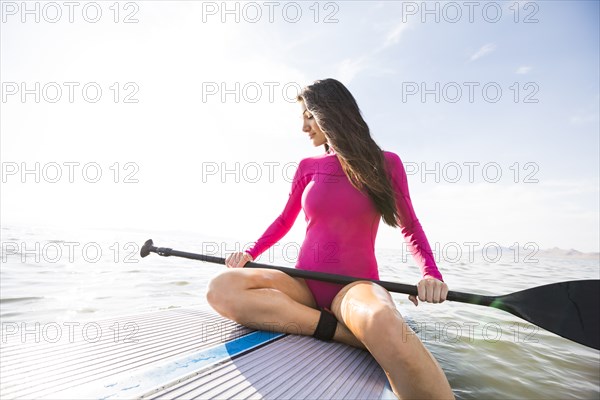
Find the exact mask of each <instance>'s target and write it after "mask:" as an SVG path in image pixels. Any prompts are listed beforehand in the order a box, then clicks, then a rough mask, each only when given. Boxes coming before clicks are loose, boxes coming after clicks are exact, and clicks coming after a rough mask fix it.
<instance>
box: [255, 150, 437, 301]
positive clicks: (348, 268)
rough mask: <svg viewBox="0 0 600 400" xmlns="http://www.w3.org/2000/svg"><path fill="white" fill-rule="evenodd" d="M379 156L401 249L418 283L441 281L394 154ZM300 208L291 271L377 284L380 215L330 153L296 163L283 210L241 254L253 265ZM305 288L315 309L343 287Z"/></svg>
mask: <svg viewBox="0 0 600 400" xmlns="http://www.w3.org/2000/svg"><path fill="white" fill-rule="evenodd" d="M383 153H384V156H385V162H386V167H387V170H388V171H389V176H390V178H391V183H392V186H393V189H394V193H395V197H396V206H397V207H398V209H399V211H400V213H401V215H403V216H404V219H405V223H404V226H403V227H402V228H401V232H402V235H403V236H404V240H405V242H406V244H407V247H408V249H409V250H410V252H411V254H412V255H413V257H414V259H415V261H416V262H417V264H418V266H419V267H420V269H421V272H422V275H423V277H424V278H436V279H439V280H442V275H441V274H440V272H439V271H438V268H437V266H436V263H435V260H434V258H433V253H432V252H431V248H430V246H429V242H428V241H427V237H426V236H425V232H424V231H423V228H422V226H421V224H420V223H419V220H418V219H417V216H416V215H415V211H414V209H413V206H412V203H411V200H410V196H409V192H408V182H407V177H406V172H405V170H404V165H403V164H402V161H401V160H400V157H398V155H396V154H395V153H392V152H389V151H384V152H383ZM301 208H302V209H303V210H304V213H305V215H306V222H307V227H306V236H305V238H304V242H303V243H302V246H301V248H300V252H299V255H298V260H297V262H296V268H298V269H303V270H309V271H321V272H329V273H335V274H342V275H348V276H353V277H358V278H370V279H379V271H378V268H377V261H376V259H375V237H376V235H377V229H378V227H379V221H380V220H381V214H379V213H378V212H377V210H376V208H375V206H374V204H373V202H372V201H371V199H370V198H369V197H368V195H367V194H365V193H363V192H362V191H359V190H357V189H356V188H354V187H353V186H352V184H351V183H350V181H349V180H348V178H347V177H346V175H345V174H344V171H343V169H342V166H341V164H340V162H339V160H338V158H337V156H336V154H335V151H333V149H331V151H330V153H327V154H324V155H320V156H315V157H309V158H305V159H303V160H302V161H300V164H299V165H298V169H297V170H296V173H295V175H294V178H293V181H292V188H291V191H290V194H289V198H288V201H287V204H286V206H285V209H284V210H283V212H282V213H281V215H279V217H278V218H277V219H276V220H275V221H274V222H273V223H272V224H271V226H269V227H268V228H267V230H266V231H265V232H264V233H263V235H262V236H261V237H260V238H259V239H258V241H256V243H255V244H254V246H253V247H252V248H250V249H249V250H246V252H248V253H249V254H250V255H251V256H252V257H253V259H255V260H256V259H257V257H258V256H259V255H260V254H262V253H263V252H264V251H266V250H267V249H268V248H269V247H271V246H273V245H274V244H275V243H277V242H278V241H279V240H280V239H281V238H282V237H283V236H284V235H285V234H286V233H288V232H289V230H290V229H291V227H292V225H293V224H294V222H295V221H296V218H297V217H298V214H299V213H300V209H301ZM306 283H307V284H308V287H309V289H310V291H311V292H312V294H313V296H314V298H315V301H316V303H317V306H318V307H320V308H321V307H327V308H330V307H331V302H332V300H333V298H334V297H335V295H336V294H337V293H338V292H339V291H340V289H341V288H342V287H343V285H339V284H332V283H326V282H320V281H315V280H309V279H307V280H306Z"/></svg>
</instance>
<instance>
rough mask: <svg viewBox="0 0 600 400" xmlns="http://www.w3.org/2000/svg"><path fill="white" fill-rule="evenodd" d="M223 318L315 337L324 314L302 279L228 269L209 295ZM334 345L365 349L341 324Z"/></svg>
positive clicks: (336, 332)
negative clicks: (338, 343)
mask: <svg viewBox="0 0 600 400" xmlns="http://www.w3.org/2000/svg"><path fill="white" fill-rule="evenodd" d="M206 297H207V300H208V302H209V304H210V305H211V306H212V307H213V308H214V309H215V310H216V311H217V312H218V313H219V314H221V315H222V316H224V317H225V318H228V319H231V320H233V321H235V322H237V323H239V324H241V325H244V326H247V327H250V328H253V329H261V330H267V331H276V332H282V333H291V334H297V335H312V334H313V333H314V331H315V329H316V327H317V323H318V322H319V317H320V315H321V312H320V311H319V310H317V309H316V307H317V306H316V303H315V300H314V298H313V295H312V293H311V292H310V290H309V289H308V286H307V285H306V283H305V282H304V280H303V279H296V278H292V277H291V276H289V275H287V274H286V273H284V272H281V271H277V270H269V269H242V268H236V269H229V270H227V271H225V272H223V273H221V274H220V275H218V276H217V277H215V278H214V279H213V280H211V282H210V283H209V286H208V292H207V294H206ZM333 339H334V340H335V341H338V342H341V343H346V344H348V345H350V346H354V347H359V348H363V349H364V348H365V347H364V346H363V344H362V342H360V341H359V340H358V339H356V337H354V335H353V334H352V333H351V332H350V331H349V330H348V328H346V326H345V325H344V324H341V323H339V322H338V326H337V328H336V331H335V335H334V337H333Z"/></svg>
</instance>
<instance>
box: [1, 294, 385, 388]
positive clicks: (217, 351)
mask: <svg viewBox="0 0 600 400" xmlns="http://www.w3.org/2000/svg"><path fill="white" fill-rule="evenodd" d="M58 333H60V336H59V335H58ZM1 353H2V357H0V376H1V377H2V379H1V383H0V397H1V398H2V399H13V398H14V399H17V398H53V399H56V398H60V399H119V398H127V399H130V398H152V399H167V398H168V399H191V398H201V399H211V398H219V399H227V398H235V399H286V398H289V399H292V398H293V399H316V398H318V399H342V398H361V399H380V398H395V397H394V396H393V393H391V391H390V389H389V384H388V383H387V378H386V376H385V373H384V372H383V370H382V369H381V367H380V366H379V365H378V364H377V362H376V361H375V360H374V359H373V357H372V356H371V355H370V354H369V353H368V352H366V351H363V350H359V349H355V348H352V347H349V346H346V345H343V344H340V343H333V342H331V343H326V342H322V341H319V340H316V339H314V338H312V337H307V336H298V335H285V334H280V333H276V332H267V331H254V330H251V329H249V328H246V327H243V326H241V325H238V324H236V323H234V322H232V321H229V320H227V319H225V318H223V317H221V316H219V315H218V314H217V313H215V312H214V311H213V310H212V309H211V308H210V307H208V306H203V307H194V308H182V309H171V310H165V311H159V312H152V313H146V314H139V315H132V316H123V317H118V318H112V319H106V320H103V321H97V322H90V321H88V322H81V323H79V324H75V323H70V324H67V323H62V324H61V323H55V324H46V325H39V328H37V329H36V328H35V327H34V325H32V324H30V325H24V326H22V324H7V323H5V324H3V332H2V342H1Z"/></svg>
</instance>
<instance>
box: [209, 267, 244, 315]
mask: <svg viewBox="0 0 600 400" xmlns="http://www.w3.org/2000/svg"><path fill="white" fill-rule="evenodd" d="M244 275H246V276H244ZM245 278H247V274H243V273H241V270H238V269H229V270H227V271H224V272H222V273H220V274H219V275H217V276H215V277H214V278H213V279H211V280H210V282H209V283H208V289H207V291H206V300H207V301H208V303H209V304H210V305H211V306H212V307H213V308H214V309H215V310H217V311H218V312H220V313H222V314H223V313H224V312H225V311H226V309H227V308H231V306H232V305H233V298H234V296H235V293H239V291H240V290H243V288H244V286H245V285H244V281H245V280H246V279H245Z"/></svg>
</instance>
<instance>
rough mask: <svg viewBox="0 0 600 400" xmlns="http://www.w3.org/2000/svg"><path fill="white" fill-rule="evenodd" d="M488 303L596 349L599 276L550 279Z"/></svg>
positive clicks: (598, 339) (599, 340)
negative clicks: (547, 283) (557, 281)
mask: <svg viewBox="0 0 600 400" xmlns="http://www.w3.org/2000/svg"><path fill="white" fill-rule="evenodd" d="M491 306H492V307H495V308H499V309H501V310H504V311H508V312H510V313H512V314H514V315H516V316H518V317H520V318H523V319H524V320H526V321H529V322H531V323H533V324H535V325H538V326H540V327H541V328H544V329H546V330H547V331H550V332H553V333H556V334H557V335H559V336H562V337H564V338H567V339H570V340H573V341H575V342H577V343H581V344H583V345H585V346H589V347H593V348H594V349H600V311H599V307H600V280H582V281H570V282H560V283H552V284H550V285H544V286H539V287H535V288H532V289H527V290H522V291H520V292H515V293H511V294H508V295H505V296H499V297H497V298H496V301H494V302H493V303H492V304H491Z"/></svg>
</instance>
